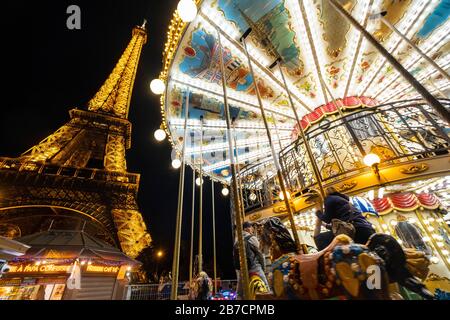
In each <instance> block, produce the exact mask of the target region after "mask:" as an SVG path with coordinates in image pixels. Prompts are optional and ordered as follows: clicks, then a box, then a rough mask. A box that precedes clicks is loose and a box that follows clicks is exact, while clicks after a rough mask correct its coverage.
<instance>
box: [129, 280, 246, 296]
mask: <svg viewBox="0 0 450 320" xmlns="http://www.w3.org/2000/svg"><path fill="white" fill-rule="evenodd" d="M236 285H237V281H236V280H217V287H218V291H219V292H220V291H221V290H235V289H236ZM171 287H172V284H171V283H169V282H168V283H163V284H133V285H127V286H125V290H124V295H123V300H169V299H170V291H171ZM188 295H189V286H188V282H180V283H179V284H178V299H179V300H187V299H188Z"/></svg>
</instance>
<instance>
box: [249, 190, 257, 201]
mask: <svg viewBox="0 0 450 320" xmlns="http://www.w3.org/2000/svg"><path fill="white" fill-rule="evenodd" d="M249 199H250V200H251V201H255V200H256V194H254V193H253V192H252V193H251V194H250V196H249Z"/></svg>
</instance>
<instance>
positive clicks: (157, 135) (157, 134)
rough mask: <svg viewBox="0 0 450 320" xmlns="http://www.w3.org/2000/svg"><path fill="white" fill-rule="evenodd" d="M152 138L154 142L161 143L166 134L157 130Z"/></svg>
mask: <svg viewBox="0 0 450 320" xmlns="http://www.w3.org/2000/svg"><path fill="white" fill-rule="evenodd" d="M153 136H154V137H155V139H156V141H160V142H161V141H163V140H164V139H165V138H166V132H165V131H164V130H163V129H158V130H156V131H155V133H154V134H153Z"/></svg>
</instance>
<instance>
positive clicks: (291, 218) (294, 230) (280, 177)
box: [240, 28, 307, 253]
mask: <svg viewBox="0 0 450 320" xmlns="http://www.w3.org/2000/svg"><path fill="white" fill-rule="evenodd" d="M250 32H251V28H250V29H248V30H247V31H246V32H245V33H244V35H243V36H242V37H241V39H240V40H241V42H242V43H243V45H244V51H245V54H246V56H247V60H248V65H249V68H250V74H251V76H252V78H253V85H254V87H255V91H256V96H257V98H258V103H259V108H260V110H261V117H262V118H263V121H264V127H265V129H266V133H267V139H268V141H269V145H270V150H271V152H272V157H273V162H274V164H275V169H276V170H277V176H278V180H279V182H280V188H281V192H282V193H283V196H284V203H285V205H286V210H287V212H288V216H289V222H290V224H291V230H292V233H293V235H294V240H295V244H296V246H297V250H298V251H300V250H302V251H303V252H304V253H307V251H305V248H302V246H301V243H300V238H299V236H298V233H297V228H296V226H295V221H294V214H293V213H292V208H291V204H290V202H289V199H288V193H287V191H286V186H285V184H284V179H283V174H282V171H281V170H282V169H281V166H280V163H279V160H278V157H277V154H276V152H275V148H274V146H273V142H272V135H271V133H270V129H269V124H268V123H267V118H266V113H265V111H264V106H263V103H262V99H261V94H260V92H259V88H258V85H257V83H256V77H255V73H254V72H253V66H252V62H251V59H250V55H249V53H248V50H247V43H246V40H245V38H246V37H247V36H248V35H249V34H250Z"/></svg>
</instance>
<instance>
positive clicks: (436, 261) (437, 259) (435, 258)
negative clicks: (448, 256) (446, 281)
mask: <svg viewBox="0 0 450 320" xmlns="http://www.w3.org/2000/svg"><path fill="white" fill-rule="evenodd" d="M430 261H431V262H432V263H435V264H436V263H438V262H439V258H438V257H431V258H430Z"/></svg>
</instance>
